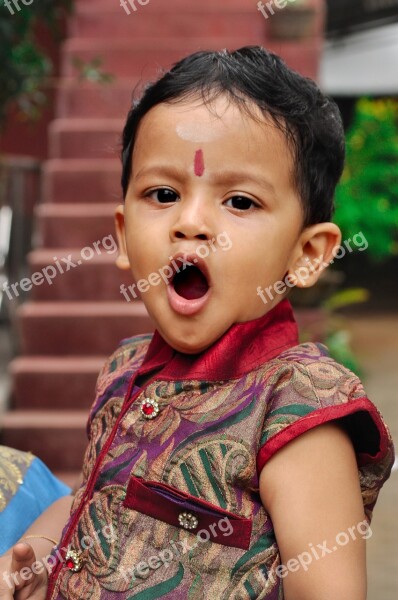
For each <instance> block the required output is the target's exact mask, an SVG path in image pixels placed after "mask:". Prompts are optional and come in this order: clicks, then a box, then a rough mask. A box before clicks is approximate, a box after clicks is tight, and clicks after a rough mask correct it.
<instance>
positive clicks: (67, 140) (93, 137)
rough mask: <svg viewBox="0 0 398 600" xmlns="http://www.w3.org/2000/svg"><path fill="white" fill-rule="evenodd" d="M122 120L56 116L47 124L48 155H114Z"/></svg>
mask: <svg viewBox="0 0 398 600" xmlns="http://www.w3.org/2000/svg"><path fill="white" fill-rule="evenodd" d="M123 126H124V120H123V119H104V118H101V119H95V118H92V119H55V120H54V121H52V123H51V125H50V127H49V155H50V158H117V157H118V155H119V153H120V140H121V135H122V131H123Z"/></svg>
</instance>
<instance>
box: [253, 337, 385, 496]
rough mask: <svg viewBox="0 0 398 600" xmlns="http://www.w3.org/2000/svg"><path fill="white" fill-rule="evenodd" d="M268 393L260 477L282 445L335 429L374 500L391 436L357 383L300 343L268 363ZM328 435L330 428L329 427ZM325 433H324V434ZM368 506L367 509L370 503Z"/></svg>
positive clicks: (319, 350)
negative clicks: (341, 433) (346, 439)
mask: <svg viewBox="0 0 398 600" xmlns="http://www.w3.org/2000/svg"><path fill="white" fill-rule="evenodd" d="M273 363H274V364H273V365H272V369H273V372H272V394H271V397H270V400H269V405H268V406H267V412H266V417H265V421H264V424H263V430H262V435H261V441H260V450H259V452H258V455H257V469H258V472H259V473H260V472H261V470H262V468H263V466H264V465H265V464H266V463H267V461H268V460H269V459H270V458H271V457H272V456H273V455H274V454H275V453H276V452H278V451H279V450H280V449H281V448H283V447H284V446H285V445H286V444H288V443H289V442H291V441H292V440H294V439H295V438H298V437H299V436H301V435H302V434H304V433H306V432H309V431H310V430H311V429H314V428H316V427H318V426H320V425H324V424H327V423H329V424H332V423H333V424H335V425H338V426H339V428H340V429H343V430H344V431H345V432H346V434H348V437H349V439H350V440H351V443H352V446H353V449H354V452H355V455H356V459H357V463H358V467H359V470H360V478H361V481H362V483H363V484H364V486H365V484H366V486H367V487H370V488H372V489H374V492H375V493H372V494H370V495H368V501H369V504H372V502H370V496H372V497H373V499H374V502H375V497H377V493H376V490H378V489H380V488H381V486H382V485H383V483H384V481H385V480H386V479H387V478H388V477H389V475H390V472H391V468H392V465H393V463H394V446H393V442H392V438H391V434H390V432H389V429H388V427H387V425H386V424H385V422H384V420H383V417H382V415H381V414H380V412H379V410H378V409H377V407H376V406H375V405H374V404H373V402H371V400H370V399H369V398H368V397H367V395H366V392H365V390H364V387H363V385H362V382H361V381H360V379H359V378H358V377H357V375H355V374H354V373H353V372H352V371H350V370H349V369H347V368H346V367H344V366H343V365H341V364H339V363H337V362H336V361H335V360H334V359H333V358H331V357H330V356H329V354H328V350H327V348H326V347H325V346H324V345H322V344H312V343H308V344H300V345H298V346H296V347H294V348H291V349H289V350H288V351H286V352H283V353H282V354H280V355H279V356H278V358H277V359H276V360H275V361H273ZM329 430H330V428H329ZM324 431H326V429H325V430H324ZM374 502H373V504H374Z"/></svg>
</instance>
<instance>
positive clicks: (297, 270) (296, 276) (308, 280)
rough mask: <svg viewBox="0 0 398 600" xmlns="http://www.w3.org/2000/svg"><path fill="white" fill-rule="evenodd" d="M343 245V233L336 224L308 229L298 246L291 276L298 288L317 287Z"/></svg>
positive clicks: (290, 271)
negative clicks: (317, 283) (320, 278)
mask: <svg viewBox="0 0 398 600" xmlns="http://www.w3.org/2000/svg"><path fill="white" fill-rule="evenodd" d="M340 243H341V231H340V229H339V228H338V227H337V225H335V224H334V223H318V224H316V225H311V226H310V227H307V228H306V229H305V230H304V231H303V232H302V234H301V236H300V240H299V242H298V244H297V247H296V251H295V253H294V255H295V257H294V259H293V262H292V264H291V266H290V268H289V276H290V278H291V279H292V280H294V281H295V285H296V286H297V287H311V286H313V285H315V283H316V282H317V281H318V279H319V277H320V276H321V274H322V272H323V271H324V270H325V269H326V268H327V267H328V266H329V264H330V262H331V261H332V260H333V258H334V251H335V249H337V248H339V246H340Z"/></svg>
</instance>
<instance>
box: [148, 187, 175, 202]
mask: <svg viewBox="0 0 398 600" xmlns="http://www.w3.org/2000/svg"><path fill="white" fill-rule="evenodd" d="M146 197H148V198H152V200H155V201H156V202H159V203H160V204H169V203H170V202H175V201H176V200H177V199H178V194H176V192H173V190H170V189H169V188H158V189H157V190H152V191H151V192H148V194H146Z"/></svg>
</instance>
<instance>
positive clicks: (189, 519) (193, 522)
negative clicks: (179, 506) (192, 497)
mask: <svg viewBox="0 0 398 600" xmlns="http://www.w3.org/2000/svg"><path fill="white" fill-rule="evenodd" d="M178 522H179V524H180V525H181V527H184V529H196V528H197V526H198V525H199V521H198V519H197V518H196V517H195V515H193V514H192V513H190V512H182V513H180V514H179V515H178Z"/></svg>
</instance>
